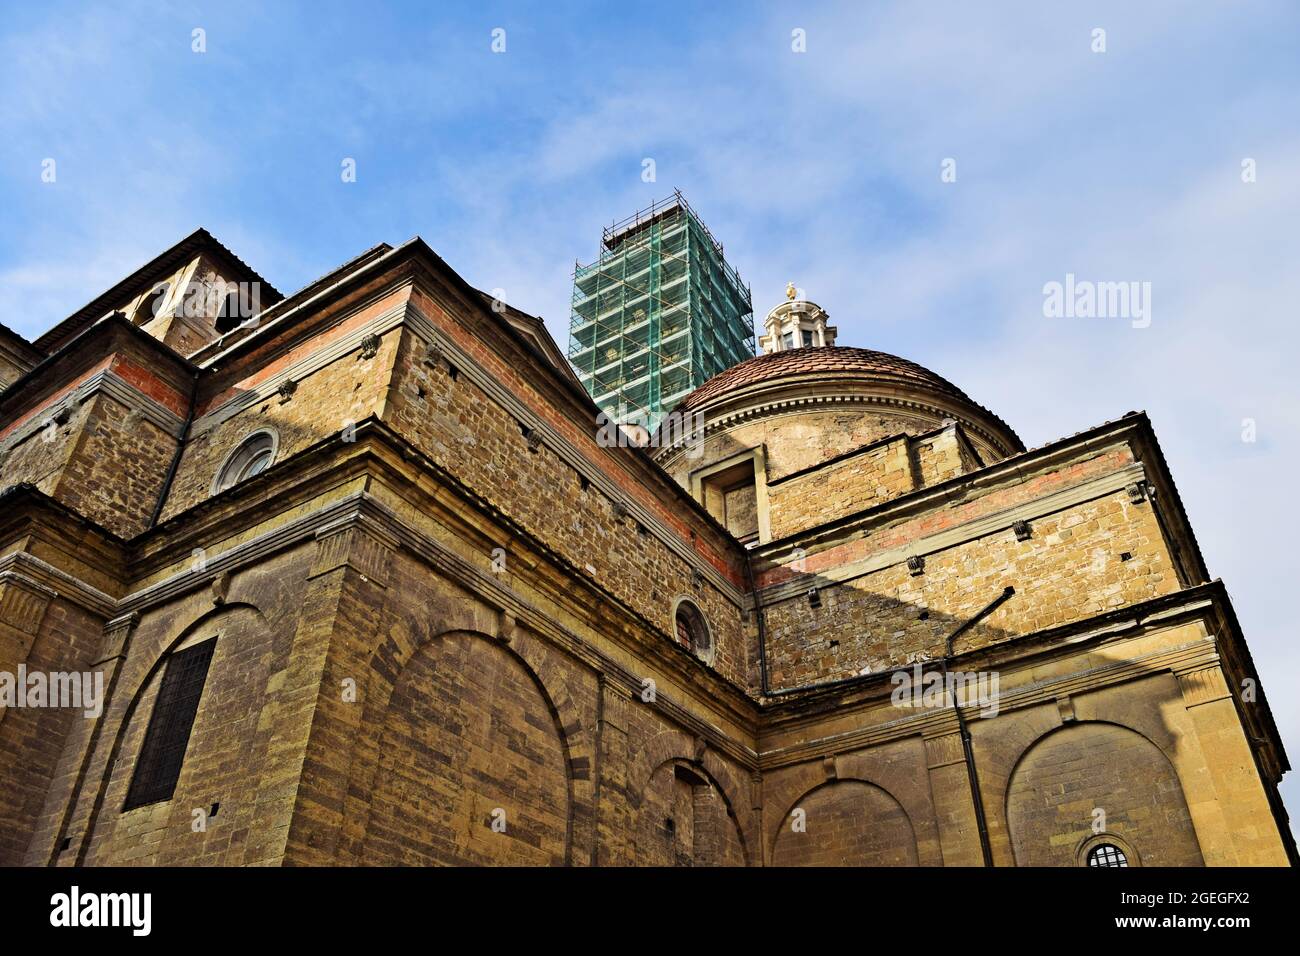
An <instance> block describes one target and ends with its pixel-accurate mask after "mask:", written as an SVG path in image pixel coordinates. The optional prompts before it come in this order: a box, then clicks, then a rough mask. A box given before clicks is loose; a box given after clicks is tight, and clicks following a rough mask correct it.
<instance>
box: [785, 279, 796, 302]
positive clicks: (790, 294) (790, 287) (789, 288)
mask: <svg viewBox="0 0 1300 956" xmlns="http://www.w3.org/2000/svg"><path fill="white" fill-rule="evenodd" d="M798 294H799V292H798V290H796V289H795V287H794V283H793V282H787V283H786V284H785V297H786V298H787V299H789V300H790V301H791V302H793V301H794V297H795V296H796V295H798Z"/></svg>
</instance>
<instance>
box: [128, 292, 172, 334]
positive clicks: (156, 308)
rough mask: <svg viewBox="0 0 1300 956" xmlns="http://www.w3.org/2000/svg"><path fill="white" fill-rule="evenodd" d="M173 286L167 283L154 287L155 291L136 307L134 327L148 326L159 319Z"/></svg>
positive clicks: (133, 317) (132, 318) (132, 320)
mask: <svg viewBox="0 0 1300 956" xmlns="http://www.w3.org/2000/svg"><path fill="white" fill-rule="evenodd" d="M170 289H171V285H170V284H168V283H166V282H160V283H158V285H157V286H155V287H154V290H153V291H152V292H151V293H149V294H148V295H147V296H145V297H144V298H143V299H141V300H140V304H139V305H138V306H136V309H135V315H133V316H132V317H131V322H132V324H134V325H147V324H148V323H150V322H152V321H153V320H154V319H156V318H157V317H158V313H159V312H160V311H161V310H162V307H163V303H164V302H165V301H167V292H168V290H170Z"/></svg>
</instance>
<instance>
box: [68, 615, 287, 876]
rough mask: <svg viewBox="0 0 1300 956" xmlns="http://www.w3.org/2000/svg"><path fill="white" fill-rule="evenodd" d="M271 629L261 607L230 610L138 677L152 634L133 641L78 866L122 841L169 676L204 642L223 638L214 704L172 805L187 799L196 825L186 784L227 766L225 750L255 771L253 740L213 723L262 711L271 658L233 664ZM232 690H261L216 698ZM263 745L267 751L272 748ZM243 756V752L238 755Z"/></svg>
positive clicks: (196, 625)
mask: <svg viewBox="0 0 1300 956" xmlns="http://www.w3.org/2000/svg"><path fill="white" fill-rule="evenodd" d="M269 627H270V625H269V624H268V622H267V620H266V618H265V617H264V616H263V615H262V613H261V611H260V610H259V609H258V608H257V607H255V606H254V605H252V604H246V603H243V602H232V603H230V604H224V605H222V606H220V607H218V608H215V609H213V610H211V611H209V612H207V613H205V614H203V615H200V616H199V617H198V618H196V619H195V620H193V621H192V622H190V623H189V624H187V625H186V626H185V627H184V628H183V629H182V630H180V631H179V632H178V633H176V634H175V635H174V636H172V637H171V638H169V639H167V640H166V643H165V644H163V645H162V646H161V647H160V648H159V650H158V651H157V652H156V653H155V654H154V655H153V658H152V660H148V662H147V666H141V667H140V669H138V670H136V669H132V668H131V662H132V658H133V657H134V658H135V659H136V660H140V658H141V656H142V654H143V653H144V652H145V651H147V649H148V648H147V635H145V634H143V633H139V634H136V635H135V636H134V637H133V638H132V647H131V650H132V654H131V655H129V656H128V657H127V660H126V663H125V664H124V665H123V668H124V670H123V673H122V675H121V678H120V681H119V683H118V686H117V687H116V688H115V689H114V691H113V697H112V698H111V699H110V701H109V705H110V708H111V709H109V710H106V711H105V713H104V716H103V718H101V719H102V720H103V721H104V724H103V726H104V732H105V733H106V734H111V735H112V736H111V740H112V743H111V746H110V749H109V758H108V760H107V761H106V762H105V764H104V775H103V776H101V777H99V778H98V779H96V780H93V781H92V780H90V779H89V778H88V779H87V780H86V783H85V784H84V787H90V786H94V787H95V796H94V804H93V807H92V810H91V815H90V819H89V821H88V822H87V825H86V837H85V839H84V840H83V841H82V843H81V845H80V848H79V850H78V853H77V863H78V865H81V864H84V863H86V862H87V857H88V856H89V855H90V854H91V853H92V851H95V852H96V853H97V852H98V850H99V848H100V846H101V845H102V844H104V843H111V841H112V840H113V838H114V833H115V831H116V828H117V823H118V821H119V820H120V819H122V816H123V813H122V808H123V805H124V802H125V799H126V793H127V789H128V787H129V786H130V782H131V779H132V777H133V775H134V772H135V765H136V758H137V756H138V751H139V748H140V745H141V744H142V742H143V738H144V733H145V728H146V727H147V725H148V723H149V718H150V715H151V713H152V707H153V703H154V698H155V696H156V692H157V689H158V686H159V684H160V682H161V678H162V673H163V670H164V668H165V667H166V665H167V661H168V659H169V658H170V656H171V655H172V653H173V652H174V651H176V650H178V649H180V648H183V647H187V646H190V645H192V644H193V643H195V642H197V641H203V640H207V639H211V638H216V647H215V648H214V653H213V657H212V660H211V663H210V664H209V666H208V671H207V675H206V678H205V681H204V685H205V686H204V690H203V694H204V695H206V696H207V698H208V699H207V701H206V702H205V701H204V700H203V699H202V698H201V699H200V709H199V712H198V714H196V716H195V719H194V723H193V724H192V726H191V728H190V732H189V742H188V744H187V747H186V753H185V760H184V763H183V764H182V766H181V776H180V779H179V781H178V784H177V788H176V790H175V792H174V794H173V796H172V802H173V803H175V802H176V801H177V800H181V801H182V803H184V807H185V808H184V811H183V812H184V815H185V817H186V818H187V819H188V818H189V815H190V811H191V808H190V806H189V803H188V802H185V801H184V797H185V792H186V783H187V780H188V779H189V778H188V777H187V768H188V767H192V766H194V765H196V764H199V763H219V762H220V761H219V760H212V761H209V759H208V758H210V757H212V755H213V754H214V753H216V752H217V751H226V752H230V759H231V760H234V761H235V762H237V763H239V764H242V765H252V763H253V762H254V761H255V759H256V758H255V757H254V755H252V754H251V753H250V752H249V748H250V747H252V746H253V737H252V735H248V736H245V737H243V738H235V737H232V736H231V735H230V734H229V733H221V734H211V733H208V727H209V724H210V723H211V724H219V725H222V726H225V725H227V724H229V725H231V726H236V725H238V721H239V720H240V719H241V718H243V719H245V720H246V719H247V717H248V713H251V712H252V711H253V710H256V709H258V708H260V706H261V704H262V694H261V687H264V686H265V682H266V680H267V679H268V678H269V676H270V660H269V658H268V659H266V660H265V661H262V660H258V661H257V662H256V663H253V662H252V661H250V662H249V666H248V667H247V669H244V670H240V669H239V667H238V664H237V663H235V664H232V659H233V658H234V657H237V656H238V655H239V653H240V651H241V649H244V648H246V647H248V646H252V644H253V642H251V641H243V640H241V637H242V635H244V634H250V635H261V634H266V633H267V631H268V629H269ZM226 684H232V685H233V684H238V685H240V686H242V687H245V688H248V687H254V688H257V689H258V690H257V692H256V693H252V694H247V693H245V694H235V693H222V692H221V691H220V690H216V691H214V688H222V686H223V685H226ZM218 699H220V701H221V703H220V704H217V703H215V701H217V700H218ZM118 701H125V704H124V705H123V709H122V710H121V711H118V709H117V707H118V705H117V702H118ZM235 709H241V710H242V711H245V713H241V714H236V713H234V711H235ZM119 715H120V716H119ZM113 718H117V722H116V724H114V723H112V720H113ZM254 724H256V720H253V721H251V722H249V723H248V726H253V725H254ZM262 743H263V745H264V744H265V741H262ZM104 745H105V742H104V741H103V740H99V741H96V748H97V749H98V748H99V747H102V746H104ZM235 750H239V751H240V752H239V753H238V754H236V753H234V751H235ZM244 777H245V779H246V780H247V782H248V784H249V786H250V787H255V786H256V780H257V778H256V776H253V775H248V774H245V775H244ZM84 787H83V792H84ZM236 798H237V795H236V794H234V793H230V794H229V795H228V799H236ZM80 799H81V798H80V796H78V797H77V798H76V799H74V800H71V801H69V804H68V810H69V813H71V812H72V810H73V809H74V808H75V806H76V805H77V804H78V803H79V802H80ZM146 812H147V811H146ZM65 826H66V823H65ZM90 862H91V863H93V862H94V860H93V859H91V860H90ZM152 862H157V861H152ZM164 862H166V861H164ZM175 862H177V863H180V862H184V861H183V860H176V861H175Z"/></svg>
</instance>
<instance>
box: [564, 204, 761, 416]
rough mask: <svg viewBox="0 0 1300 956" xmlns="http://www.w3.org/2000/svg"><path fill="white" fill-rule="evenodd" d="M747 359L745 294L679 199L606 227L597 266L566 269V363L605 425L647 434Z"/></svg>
mask: <svg viewBox="0 0 1300 956" xmlns="http://www.w3.org/2000/svg"><path fill="white" fill-rule="evenodd" d="M753 354H754V307H753V303H752V297H751V295H750V290H749V286H748V285H746V284H745V283H744V282H743V281H741V278H740V276H739V275H738V274H737V273H736V270H735V269H733V268H732V267H731V265H730V264H729V263H728V262H727V260H726V258H724V256H723V254H722V243H720V242H718V240H716V239H715V238H713V234H712V233H710V232H709V230H708V229H707V228H706V227H705V225H704V223H703V222H702V221H701V220H700V218H699V216H697V215H696V214H695V211H694V210H693V209H691V207H690V206H689V205H687V203H686V200H685V198H684V197H683V196H682V194H681V191H680V190H675V191H674V193H673V195H672V196H671V197H669V198H668V199H666V200H664V201H662V202H657V203H653V204H652V205H651V206H650V207H649V208H647V209H643V210H641V211H640V212H638V213H636V214H635V215H632V216H630V217H628V218H627V219H624V220H623V221H622V222H617V223H614V224H613V225H612V226H609V227H607V228H606V229H605V230H604V235H603V236H602V241H601V251H600V258H598V259H597V260H596V261H595V262H593V263H591V264H590V265H585V266H584V265H582V264H581V263H578V264H577V266H576V268H575V269H574V274H573V308H572V312H571V316H570V322H569V361H570V362H571V363H572V364H573V367H574V369H575V370H576V371H577V373H578V378H579V379H580V380H581V381H582V384H583V385H584V386H585V387H586V389H587V392H588V393H589V394H590V395H591V396H592V398H593V399H595V401H596V404H597V405H599V406H600V407H601V408H602V409H603V410H604V411H605V413H606V414H608V415H609V416H610V418H612V419H613V420H614V421H617V422H619V423H621V424H634V425H641V426H643V427H645V428H646V429H647V430H648V431H650V432H653V431H654V429H655V428H656V427H658V425H659V423H660V421H662V420H663V418H664V416H665V415H666V414H667V413H668V412H670V411H672V409H673V408H674V406H676V405H677V403H678V402H680V401H681V400H682V399H683V398H685V397H686V396H687V395H689V394H690V393H691V392H692V391H693V390H694V389H696V388H698V387H699V386H700V385H703V384H704V383H705V382H706V381H708V380H709V379H710V378H712V377H713V376H714V375H717V374H718V373H719V372H721V371H723V370H724V369H728V368H730V367H731V366H733V365H735V364H736V363H738V362H741V361H744V360H745V359H747V358H750V357H751V356H753Z"/></svg>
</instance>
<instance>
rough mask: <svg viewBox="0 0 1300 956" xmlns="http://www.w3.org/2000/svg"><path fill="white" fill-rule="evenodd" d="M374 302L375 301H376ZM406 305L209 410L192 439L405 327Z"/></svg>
mask: <svg viewBox="0 0 1300 956" xmlns="http://www.w3.org/2000/svg"><path fill="white" fill-rule="evenodd" d="M392 291H393V290H392V289H385V290H384V293H383V295H391V294H392ZM376 298H377V297H376ZM372 301H373V299H368V300H366V301H364V302H361V303H359V304H357V305H356V306H355V307H354V308H351V309H348V310H347V311H346V312H343V313H341V314H340V315H339V316H337V318H336V320H335V322H334V323H333V324H336V325H337V324H339V323H342V322H346V321H347V320H348V319H349V318H351V317H352V316H354V315H356V314H357V313H359V312H361V311H363V310H364V309H366V308H368V307H369V306H370V305H371V304H372ZM407 308H408V306H407V304H406V303H404V302H402V303H397V304H396V305H394V306H392V307H391V308H388V309H385V310H384V311H383V312H382V313H380V314H379V315H377V316H375V317H374V318H372V319H370V320H368V321H367V322H365V323H363V324H362V325H360V326H358V327H357V328H355V329H353V330H352V331H350V332H348V333H347V334H346V335H342V336H340V337H339V338H337V339H335V340H334V341H333V342H330V343H329V344H327V345H324V346H322V347H321V348H319V349H315V350H313V351H312V352H311V353H310V354H309V355H306V356H304V357H303V358H301V359H299V360H298V361H297V362H294V363H293V364H292V365H290V366H289V367H287V368H285V369H282V370H280V371H278V372H277V373H276V374H275V375H271V376H268V377H267V378H266V380H264V381H262V382H260V383H259V384H257V385H255V386H252V387H251V388H248V389H247V390H245V391H243V392H242V393H241V394H240V395H239V397H237V398H233V399H231V400H230V401H228V402H225V403H224V404H222V405H220V406H218V407H217V408H214V409H212V411H210V412H207V413H206V414H204V415H201V416H199V417H198V418H196V419H195V420H194V424H193V426H192V427H191V429H190V434H191V435H202V434H205V433H206V432H209V431H211V430H212V429H214V428H216V427H217V426H218V425H220V424H221V423H222V422H225V421H227V420H229V419H231V418H233V417H234V416H236V415H238V414H239V413H240V412H243V411H246V410H248V409H250V408H254V407H256V406H257V405H259V404H261V403H262V402H266V401H269V400H270V399H272V398H274V397H275V395H276V393H277V391H278V390H279V388H280V385H281V383H282V382H285V381H294V382H300V381H302V380H303V379H305V378H307V377H308V376H310V375H313V374H315V373H316V372H319V371H320V370H321V369H323V368H325V367H327V366H329V365H332V364H333V363H335V362H337V361H339V360H340V359H342V358H346V357H347V356H348V355H350V354H352V353H353V352H356V351H358V350H359V349H360V348H361V343H362V342H363V341H364V340H365V339H367V338H368V337H369V336H371V335H381V336H382V335H383V334H384V333H386V332H389V331H391V330H393V329H395V328H398V327H399V326H401V325H403V324H405V323H406V311H407ZM273 359H274V356H268V357H267V359H266V360H267V361H268V362H269V361H273Z"/></svg>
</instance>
